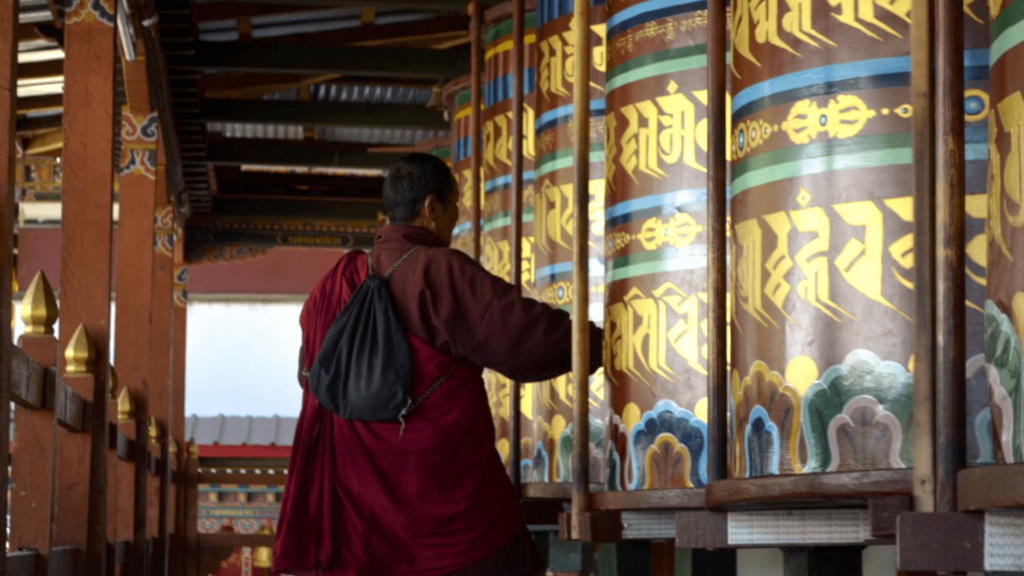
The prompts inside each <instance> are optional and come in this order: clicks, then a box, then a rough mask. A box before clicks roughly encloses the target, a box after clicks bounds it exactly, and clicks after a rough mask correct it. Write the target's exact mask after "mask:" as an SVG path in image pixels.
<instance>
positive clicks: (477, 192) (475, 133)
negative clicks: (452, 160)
mask: <svg viewBox="0 0 1024 576" xmlns="http://www.w3.org/2000/svg"><path fill="white" fill-rule="evenodd" d="M469 15H470V20H469V36H470V41H469V46H470V56H469V62H470V64H469V78H470V81H469V94H470V96H469V125H470V131H469V132H470V147H471V148H472V150H471V151H470V164H469V166H470V172H472V174H470V177H469V179H470V182H471V186H472V187H473V194H472V201H471V202H470V212H471V214H472V219H473V221H472V223H471V224H472V226H471V229H472V231H473V253H472V256H473V259H474V260H476V261H477V262H479V261H480V234H481V232H482V231H481V229H480V218H481V215H482V214H483V206H481V205H480V204H481V202H482V201H483V199H482V198H481V196H482V192H483V182H482V181H481V180H482V178H483V163H482V160H483V156H482V154H483V144H482V142H483V132H484V130H483V108H482V107H483V98H482V97H481V94H480V80H481V77H482V76H483V64H484V58H483V56H484V54H483V46H482V45H481V43H482V42H483V30H482V25H481V21H482V20H483V16H484V8H483V6H482V5H481V4H480V3H479V2H471V3H470V4H469Z"/></svg>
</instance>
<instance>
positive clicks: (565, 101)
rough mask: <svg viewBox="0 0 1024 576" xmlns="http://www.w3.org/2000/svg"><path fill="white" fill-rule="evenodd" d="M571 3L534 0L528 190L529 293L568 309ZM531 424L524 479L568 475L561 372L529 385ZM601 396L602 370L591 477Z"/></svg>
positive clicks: (599, 119) (600, 133) (594, 105)
mask: <svg viewBox="0 0 1024 576" xmlns="http://www.w3.org/2000/svg"><path fill="white" fill-rule="evenodd" d="M605 18H606V11H605V7H604V5H603V3H602V4H600V5H594V6H592V7H591V9H590V24H589V25H590V31H591V34H590V38H591V51H592V54H591V58H590V61H591V70H590V114H591V120H590V126H591V129H590V141H589V142H588V146H589V150H590V179H591V180H590V184H589V191H590V204H589V210H588V218H589V222H590V226H589V231H590V233H589V244H590V257H589V260H590V262H589V265H588V270H589V275H590V282H589V288H590V314H589V315H590V320H591V321H594V322H596V323H598V324H601V323H602V322H603V318H604V75H605V71H606V65H607V59H606V57H605V54H606V48H607V47H606V43H605V24H604V22H605ZM574 27H575V20H574V18H573V3H572V2H571V1H569V2H565V1H561V0H539V1H538V2H537V47H536V56H537V61H538V62H537V92H536V99H537V116H536V123H535V126H536V138H537V139H536V141H537V164H536V185H535V189H536V193H535V195H534V222H533V228H534V231H535V242H534V247H533V252H534V259H535V264H536V271H537V272H536V294H537V298H538V299H539V300H541V301H543V302H546V303H548V304H550V305H552V306H554V307H556V308H562V309H564V310H566V311H571V309H572V293H573V292H572V273H573V272H572V270H573V266H572V253H573V245H574V243H575V236H574V230H573V221H574V218H573V134H572V127H573V108H572V94H573V89H574V86H575V83H576V72H575V62H576V56H575V54H574V51H573V47H572V44H573V30H574ZM530 388H531V390H532V393H533V394H532V396H533V398H532V407H533V408H532V423H533V426H532V428H531V429H530V430H524V434H523V448H522V478H523V481H524V482H569V481H571V480H572V474H571V470H572V435H573V427H572V419H573V416H572V407H573V403H574V402H576V398H575V397H574V393H573V391H574V387H573V379H572V375H571V374H566V375H564V376H561V377H559V378H556V379H554V380H550V381H547V382H540V383H537V384H535V385H533V386H532V387H530ZM606 400H607V395H606V390H605V381H604V376H603V374H602V373H600V372H599V373H598V374H595V375H594V376H593V377H591V380H590V396H589V399H588V401H589V402H590V426H589V434H590V436H589V437H590V447H591V449H590V453H591V458H590V469H591V477H592V478H594V479H595V480H598V479H601V478H603V477H604V476H605V467H604V452H605V442H604V427H605V420H606V419H607V401H606Z"/></svg>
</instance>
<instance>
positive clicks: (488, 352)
mask: <svg viewBox="0 0 1024 576" xmlns="http://www.w3.org/2000/svg"><path fill="white" fill-rule="evenodd" d="M416 245H421V246H425V247H426V248H425V249H421V250H419V251H418V252H417V253H416V254H414V255H412V256H411V257H410V258H409V259H408V260H407V261H406V262H405V263H404V264H402V266H401V267H399V269H398V270H397V271H396V272H395V275H394V276H393V277H392V278H391V280H390V281H389V287H390V289H391V294H392V299H393V301H394V303H395V306H396V308H397V309H398V312H399V315H400V317H401V318H402V321H403V323H404V325H405V327H406V330H407V331H408V339H409V345H410V349H411V352H412V360H413V366H414V374H413V392H412V396H413V397H414V398H417V397H419V396H420V395H421V394H423V392H425V391H426V390H427V389H428V388H430V387H431V386H432V385H433V384H434V383H435V382H436V381H437V380H438V379H439V378H441V376H443V375H444V374H445V373H447V372H448V371H449V370H450V369H451V367H452V366H453V365H454V364H455V362H456V361H461V364H460V366H459V367H458V368H457V369H456V370H455V372H454V374H453V375H452V376H451V378H449V379H448V380H447V381H446V382H445V383H444V384H443V385H441V387H440V388H439V389H438V390H437V391H436V392H435V393H434V394H433V395H432V396H430V397H429V398H428V399H427V400H426V401H425V402H424V403H423V404H421V405H420V406H419V407H418V408H417V409H416V410H415V411H414V412H413V413H412V414H411V415H410V416H409V418H408V420H407V422H408V423H407V426H406V428H405V431H404V435H403V436H402V439H401V441H399V439H398V432H399V425H398V424H391V423H385V422H359V421H350V420H343V419H341V418H338V417H336V416H334V415H333V414H331V413H330V412H328V411H327V410H326V409H324V408H322V407H321V406H320V405H319V404H318V403H317V401H316V399H315V398H314V397H313V395H312V394H310V393H309V392H308V391H306V392H304V393H303V405H302V413H301V415H300V416H299V422H298V427H297V429H296V431H295V440H294V443H293V449H292V454H291V459H290V461H289V465H288V479H287V483H286V485H285V492H284V500H283V502H282V504H281V516H280V520H279V522H278V531H277V539H276V542H275V546H274V572H275V573H286V574H294V575H297V576H305V575H308V574H328V575H331V576H354V575H357V574H375V575H378V574H379V575H398V574H406V575H416V576H439V575H443V574H451V573H453V572H456V571H461V570H467V569H468V570H469V572H468V573H472V570H473V569H474V567H476V566H480V567H481V568H483V567H484V566H490V568H489V570H490V572H489V573H490V574H494V575H495V576H500V575H502V574H508V575H509V576H519V575H520V574H525V573H527V571H532V570H533V569H536V568H539V566H538V565H536V559H535V555H536V554H535V551H534V549H533V548H532V547H530V548H529V550H528V551H527V554H523V552H522V551H523V550H524V544H523V537H524V536H523V535H524V533H525V532H524V530H523V517H522V511H521V508H520V506H519V495H518V494H516V492H515V490H514V488H513V486H512V484H511V482H510V481H509V478H508V476H507V475H506V473H505V470H504V467H503V466H502V464H501V460H500V457H499V456H498V453H497V451H496V450H495V448H494V441H495V437H494V426H493V424H492V420H491V414H490V409H489V406H488V402H487V397H486V394H485V392H484V386H483V379H482V377H481V376H482V370H483V368H482V366H486V367H488V368H492V369H495V370H498V371H500V372H502V373H504V374H505V375H507V376H509V377H512V378H515V379H517V380H519V381H534V380H542V379H546V378H550V377H553V376H556V375H559V374H562V373H565V372H567V371H568V370H569V369H570V366H571V345H570V330H571V326H570V321H569V316H568V314H566V313H565V312H562V311H558V310H554V309H552V308H551V307H549V306H547V305H544V304H540V303H538V302H536V301H534V300H530V299H526V298H521V297H520V296H518V295H517V294H516V293H515V290H514V289H513V288H512V286H511V285H509V284H508V283H506V282H503V281H502V280H500V279H498V278H496V277H494V276H492V275H490V274H488V273H487V272H486V271H485V270H483V268H482V267H480V265H479V264H477V263H476V262H475V261H473V260H472V259H470V258H468V257H467V256H465V255H464V254H462V253H461V252H457V251H454V250H450V249H447V248H443V247H440V246H439V245H438V243H437V240H436V239H435V238H434V237H433V235H432V234H430V233H429V232H428V231H426V230H424V229H421V228H415V227H407V226H388V227H385V228H384V229H383V230H382V231H381V232H380V234H379V235H378V236H377V239H376V243H375V244H374V251H373V256H372V257H373V267H374V270H376V271H378V273H381V272H383V271H385V270H387V269H388V268H389V267H390V266H391V265H392V264H393V263H394V262H395V261H396V260H398V258H399V257H401V256H402V255H403V254H405V253H406V252H408V251H409V249H410V248H412V247H413V246H416ZM366 272H367V257H366V255H365V254H364V253H362V252H351V253H348V254H346V255H345V256H343V257H342V258H341V259H340V260H339V261H338V264H337V265H335V267H334V268H333V269H332V270H331V271H330V272H328V273H327V274H326V275H325V276H324V277H323V279H321V280H320V282H319V284H317V286H316V288H315V289H314V290H313V292H312V293H311V294H310V296H309V299H308V300H307V301H306V305H305V307H304V308H303V310H302V316H301V324H302V329H303V336H302V340H303V348H304V358H303V361H304V363H305V366H307V367H309V366H311V365H312V363H313V361H314V360H315V358H316V355H317V352H318V351H319V348H320V343H321V341H322V340H323V338H324V336H325V335H326V334H327V331H328V329H329V328H330V325H331V322H332V321H333V320H334V318H335V316H337V314H338V312H339V311H340V310H341V308H342V306H344V304H345V303H346V302H347V301H348V299H349V298H350V297H351V295H352V293H353V292H354V291H355V289H356V288H358V287H359V285H360V284H361V282H362V280H363V278H364V277H365V275H366ZM592 331H593V334H592V341H593V347H592V350H593V353H592V355H591V358H592V360H593V361H592V362H591V364H592V365H593V369H596V367H597V366H599V365H600V358H601V355H600V349H601V347H600V343H601V334H600V332H599V331H598V330H597V329H596V328H594V329H592ZM524 556H525V557H524ZM503 557H509V558H510V561H514V562H520V563H521V565H520V567H518V568H516V567H514V566H512V565H509V562H505V561H500V562H496V561H495V560H496V559H500V558H503ZM495 565H505V566H508V567H509V570H510V571H507V572H495V571H494V568H493V567H494V566H495Z"/></svg>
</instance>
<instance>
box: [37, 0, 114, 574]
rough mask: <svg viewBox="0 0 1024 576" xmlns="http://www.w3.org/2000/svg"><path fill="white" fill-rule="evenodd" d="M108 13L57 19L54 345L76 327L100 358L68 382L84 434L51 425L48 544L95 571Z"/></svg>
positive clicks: (102, 534) (99, 563) (101, 535)
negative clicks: (79, 552) (60, 141)
mask: <svg viewBox="0 0 1024 576" xmlns="http://www.w3.org/2000/svg"><path fill="white" fill-rule="evenodd" d="M115 11H116V3H115V2H112V1H110V0H97V1H96V2H80V3H78V4H77V5H75V7H74V8H73V9H72V10H71V11H70V12H68V13H66V14H65V25H64V51H65V60H64V159H63V170H64V179H63V181H64V189H63V194H62V224H61V228H62V230H61V282H60V284H61V294H60V296H61V298H60V317H61V320H62V322H61V326H62V329H61V334H60V343H61V350H66V349H67V347H68V344H69V343H70V342H71V340H72V336H73V332H74V331H76V328H77V327H79V326H84V330H85V333H86V334H87V335H88V337H89V339H90V340H91V342H92V344H93V346H94V347H95V358H99V359H100V360H99V361H94V362H93V366H92V367H91V368H92V372H93V373H92V376H91V377H88V378H86V377H75V378H69V379H68V385H69V386H71V387H72V388H74V389H75V391H76V392H77V393H78V394H80V395H81V396H82V397H83V398H84V399H86V400H89V401H90V402H91V404H89V405H90V406H91V414H88V415H87V418H89V420H90V422H91V425H92V433H91V434H90V435H85V434H78V435H76V434H72V433H69V432H67V431H66V430H62V429H59V428H58V429H57V434H56V457H55V458H56V462H55V466H56V471H55V478H56V480H57V481H56V488H55V489H56V494H55V496H54V514H53V530H54V532H53V545H54V546H77V547H80V548H83V549H85V559H86V566H87V571H88V573H89V574H96V575H105V573H106V542H105V540H106V513H107V509H106V497H107V491H106V480H107V467H106V455H107V445H108V438H107V436H108V427H107V403H106V402H105V401H103V398H104V397H105V396H106V390H107V375H108V371H109V370H108V362H107V358H108V357H109V354H108V342H109V337H110V288H111V228H112V207H113V206H112V204H113V188H114V170H113V166H114V158H113V152H114V134H113V126H114V64H115V60H114V59H115V58H116V56H117V53H116V43H115V30H114V22H115V19H116V13H115ZM67 365H68V364H67V358H65V367H67ZM65 372H66V373H67V371H65ZM70 375H72V374H69V376H70ZM93 399H97V400H98V401H95V402H93V401H92V400H93ZM90 463H92V465H91V466H90Z"/></svg>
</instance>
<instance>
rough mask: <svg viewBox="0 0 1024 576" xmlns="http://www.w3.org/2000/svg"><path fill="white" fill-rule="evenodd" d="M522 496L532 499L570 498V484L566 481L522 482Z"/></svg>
mask: <svg viewBox="0 0 1024 576" xmlns="http://www.w3.org/2000/svg"><path fill="white" fill-rule="evenodd" d="M522 490H523V498H526V499H534V500H571V499H572V484H570V483H568V482H530V483H527V484H523V486H522Z"/></svg>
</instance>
